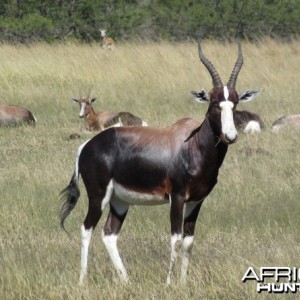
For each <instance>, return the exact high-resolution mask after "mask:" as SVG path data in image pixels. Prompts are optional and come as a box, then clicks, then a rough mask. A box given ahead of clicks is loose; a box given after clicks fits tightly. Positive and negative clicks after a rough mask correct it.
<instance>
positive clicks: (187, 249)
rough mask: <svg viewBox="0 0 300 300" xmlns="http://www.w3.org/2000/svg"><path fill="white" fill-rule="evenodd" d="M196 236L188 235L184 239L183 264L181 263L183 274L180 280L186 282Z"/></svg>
mask: <svg viewBox="0 0 300 300" xmlns="http://www.w3.org/2000/svg"><path fill="white" fill-rule="evenodd" d="M193 240H194V236H186V237H184V238H183V241H182V265H181V274H180V281H181V282H183V283H185V281H186V275H187V270H188V266H189V260H190V254H191V251H192V247H193Z"/></svg>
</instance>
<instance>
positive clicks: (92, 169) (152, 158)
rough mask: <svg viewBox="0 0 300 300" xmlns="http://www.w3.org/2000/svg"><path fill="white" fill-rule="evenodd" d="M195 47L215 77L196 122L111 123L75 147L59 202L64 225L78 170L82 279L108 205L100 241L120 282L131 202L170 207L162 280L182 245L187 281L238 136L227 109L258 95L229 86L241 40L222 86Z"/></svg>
mask: <svg viewBox="0 0 300 300" xmlns="http://www.w3.org/2000/svg"><path fill="white" fill-rule="evenodd" d="M198 50H199V57H200V60H201V62H202V63H203V64H204V66H205V67H206V68H207V70H208V71H209V73H210V75H211V77H212V81H213V88H212V90H211V91H210V93H208V94H207V93H206V92H204V91H203V92H202V93H200V94H199V95H198V97H197V101H199V102H201V103H207V104H208V110H207V113H206V116H205V119H204V121H203V122H202V123H199V122H197V121H195V120H193V119H190V118H184V119H180V120H179V121H177V122H176V123H175V124H173V125H171V126H170V127H167V128H165V129H161V128H151V127H118V128H110V129H108V130H105V131H103V132H101V133H100V134H98V135H96V136H95V137H93V138H92V139H91V140H89V141H87V142H85V143H84V144H82V145H81V146H80V147H79V149H78V152H77V158H76V166H75V171H74V174H73V176H72V179H71V181H70V183H69V185H68V186H67V187H66V188H65V189H64V190H63V191H62V192H61V193H62V199H63V200H64V203H63V205H62V209H61V214H60V224H61V226H62V228H64V222H65V219H66V217H67V216H68V215H69V214H70V212H71V211H72V209H73V208H74V207H75V205H76V203H77V201H78V198H79V196H80V191H79V187H78V184H79V183H78V182H79V175H81V177H82V179H83V182H84V185H85V188H86V191H87V195H88V198H89V207H88V212H87V215H86V218H85V220H84V222H83V225H82V227H81V237H82V244H81V272H80V282H81V283H82V282H83V279H84V278H85V276H86V273H87V262H88V249H89V245H90V241H91V237H92V233H93V230H94V229H95V227H96V225H97V223H98V221H99V219H100V217H101V215H102V212H103V210H104V208H105V207H106V205H107V204H109V207H110V211H109V215H108V219H107V221H106V224H105V226H104V229H103V232H102V239H103V242H104V245H105V247H106V249H107V251H108V254H109V256H110V258H111V260H112V262H113V264H114V266H115V268H116V270H117V273H118V275H119V276H120V278H121V279H122V280H124V281H125V282H127V281H128V275H127V272H126V269H125V266H124V264H123V262H122V260H121V257H120V255H119V251H118V248H117V239H118V235H119V231H120V229H121V227H122V224H123V222H124V219H125V217H126V214H127V211H128V209H129V206H130V205H146V206H147V205H156V204H169V205H170V222H171V260H170V266H169V272H168V275H167V283H168V284H169V283H171V279H172V273H173V268H174V264H175V262H176V258H177V256H178V253H179V251H180V249H181V250H182V266H181V277H180V278H181V281H183V282H184V281H185V279H186V275H187V270H188V263H189V257H190V254H191V250H192V244H193V239H194V230H195V224H196V220H197V217H198V214H199V211H200V208H201V205H202V203H203V201H204V199H205V198H206V197H207V196H208V195H209V193H210V192H211V191H212V189H213V188H214V186H215V185H216V183H217V178H218V173H219V168H220V167H221V165H222V163H223V160H224V158H225V155H226V152H227V148H228V145H230V144H232V143H234V142H236V141H237V138H238V133H237V130H236V128H235V125H234V121H233V110H234V109H235V107H236V106H237V104H238V102H239V101H241V102H242V101H250V100H252V99H253V98H254V97H255V96H256V93H242V94H240V96H239V95H238V93H237V92H236V89H235V85H236V80H237V77H238V74H239V71H240V69H241V67H242V64H243V56H242V50H241V45H240V43H239V47H238V50H239V51H238V59H237V61H236V63H235V66H234V69H233V71H232V73H231V76H230V79H229V81H228V83H227V84H226V85H223V83H222V81H221V78H220V76H219V74H218V72H217V70H216V69H215V67H214V66H213V64H212V63H211V62H210V61H209V60H208V59H207V58H206V57H205V56H204V54H203V53H202V50H201V43H200V40H199V42H198ZM184 207H185V209H184Z"/></svg>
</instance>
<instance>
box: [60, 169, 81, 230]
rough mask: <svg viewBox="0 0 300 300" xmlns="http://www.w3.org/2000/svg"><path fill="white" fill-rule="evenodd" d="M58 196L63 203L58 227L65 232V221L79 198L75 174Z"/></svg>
mask: <svg viewBox="0 0 300 300" xmlns="http://www.w3.org/2000/svg"><path fill="white" fill-rule="evenodd" d="M60 196H61V200H63V201H64V202H63V205H62V207H61V210H60V226H61V228H62V229H64V230H65V231H66V229H65V227H64V222H65V219H66V218H67V216H68V215H69V214H70V213H71V211H72V210H73V208H74V207H75V205H76V203H77V201H78V199H79V197H80V191H79V187H78V177H77V174H76V173H75V172H74V174H73V176H72V179H71V181H70V183H69V185H68V186H67V187H66V188H65V189H63V190H62V191H61V192H60Z"/></svg>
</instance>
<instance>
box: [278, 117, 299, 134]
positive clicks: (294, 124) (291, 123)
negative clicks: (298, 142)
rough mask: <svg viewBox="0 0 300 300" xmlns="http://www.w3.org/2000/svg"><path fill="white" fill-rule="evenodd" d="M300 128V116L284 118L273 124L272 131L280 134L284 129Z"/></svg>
mask: <svg viewBox="0 0 300 300" xmlns="http://www.w3.org/2000/svg"><path fill="white" fill-rule="evenodd" d="M287 127H290V128H298V129H300V115H289V116H283V117H281V118H279V119H277V120H276V121H274V122H273V124H272V131H273V132H278V131H279V130H281V129H282V128H287Z"/></svg>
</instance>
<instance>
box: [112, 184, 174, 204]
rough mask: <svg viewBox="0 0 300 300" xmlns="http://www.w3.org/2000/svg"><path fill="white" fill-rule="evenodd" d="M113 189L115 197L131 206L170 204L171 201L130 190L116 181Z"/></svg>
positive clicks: (161, 196)
mask: <svg viewBox="0 0 300 300" xmlns="http://www.w3.org/2000/svg"><path fill="white" fill-rule="evenodd" d="M113 187H114V197H116V198H117V199H119V200H121V201H124V202H126V203H129V204H131V205H159V204H166V203H169V200H168V199H165V198H164V196H163V195H160V194H152V193H142V192H137V191H133V190H129V189H126V188H125V187H123V186H122V185H120V184H118V183H116V182H115V181H114V182H113Z"/></svg>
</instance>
